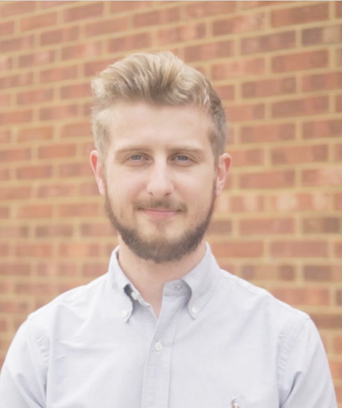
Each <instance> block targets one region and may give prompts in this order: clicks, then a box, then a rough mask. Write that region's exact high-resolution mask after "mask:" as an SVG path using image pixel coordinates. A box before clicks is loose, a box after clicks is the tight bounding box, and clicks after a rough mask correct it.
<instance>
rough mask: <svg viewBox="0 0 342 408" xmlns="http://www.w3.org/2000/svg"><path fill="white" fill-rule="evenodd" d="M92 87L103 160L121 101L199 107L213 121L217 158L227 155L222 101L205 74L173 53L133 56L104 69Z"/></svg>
mask: <svg viewBox="0 0 342 408" xmlns="http://www.w3.org/2000/svg"><path fill="white" fill-rule="evenodd" d="M91 86H92V90H93V94H94V106H93V110H92V124H93V134H94V140H95V147H96V149H97V150H98V151H99V153H100V157H102V158H104V157H105V153H106V151H107V148H108V145H109V140H110V134H109V120H108V119H109V116H110V115H109V113H110V110H111V109H112V108H113V107H115V104H116V103H118V102H121V101H123V102H136V101H143V102H146V103H148V104H152V105H166V106H186V105H190V106H195V107H199V108H201V109H203V110H204V112H205V113H206V114H207V115H208V117H209V118H210V119H211V125H212V126H211V129H210V130H209V138H210V142H211V145H212V148H213V153H214V156H215V158H216V159H217V158H218V156H219V155H221V154H222V153H223V152H224V148H225V143H226V133H227V129H226V118H225V114H224V110H223V108H222V105H221V101H220V98H219V97H218V95H217V93H216V92H215V91H214V89H213V88H212V86H211V84H210V82H209V81H208V80H207V79H206V78H205V76H204V75H203V74H201V73H200V72H199V71H197V70H195V69H194V68H192V67H190V66H188V65H186V64H185V63H184V62H183V61H182V60H181V59H179V58H178V57H176V56H175V55H174V54H172V53H171V52H161V53H157V54H147V53H137V54H132V55H130V56H129V57H127V58H125V59H123V60H120V61H118V62H115V63H114V64H112V65H110V66H109V67H108V68H106V69H105V70H103V71H102V72H101V73H100V74H99V75H98V76H97V77H96V78H95V79H94V80H93V81H92V84H91Z"/></svg>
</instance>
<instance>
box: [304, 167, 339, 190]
mask: <svg viewBox="0 0 342 408" xmlns="http://www.w3.org/2000/svg"><path fill="white" fill-rule="evenodd" d="M341 184H342V167H341V166H339V167H330V168H322V169H314V170H303V171H302V185H303V186H340V185H341Z"/></svg>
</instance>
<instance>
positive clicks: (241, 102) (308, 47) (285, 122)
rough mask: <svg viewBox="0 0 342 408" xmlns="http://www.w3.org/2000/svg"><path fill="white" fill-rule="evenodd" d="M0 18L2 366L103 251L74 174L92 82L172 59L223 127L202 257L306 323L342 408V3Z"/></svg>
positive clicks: (102, 222) (92, 207)
mask: <svg viewBox="0 0 342 408" xmlns="http://www.w3.org/2000/svg"><path fill="white" fill-rule="evenodd" d="M0 18H1V20H0V36H1V38H0V107H1V111H0V180H1V181H2V182H1V187H0V218H1V223H0V255H1V261H0V296H1V300H0V331H1V334H0V358H1V359H3V357H4V355H5V353H6V350H7V348H8V345H9V343H10V341H11V340H12V337H13V335H14V333H15V331H16V329H17V328H18V326H19V325H20V323H21V322H22V321H23V320H24V319H25V317H26V316H27V314H28V313H29V312H31V311H33V310H35V309H36V308H37V307H39V306H41V305H43V304H45V303H47V302H48V301H49V300H51V299H52V298H53V297H55V296H56V295H57V294H59V293H61V292H63V291H65V290H67V289H69V288H72V287H74V286H76V285H80V284H83V283H86V282H88V281H90V280H92V279H93V278H94V277H96V276H98V275H100V274H103V273H104V272H106V266H107V262H108V257H109V254H110V252H111V250H112V248H113V247H114V246H115V244H116V238H115V236H113V233H112V232H111V229H110V227H109V225H108V222H107V220H106V218H105V216H104V213H103V209H102V206H103V205H102V198H101V197H100V196H99V195H98V193H97V189H96V187H95V183H94V181H93V176H92V174H91V170H90V167H89V165H88V155H89V152H90V150H91V148H92V137H91V130H90V125H89V106H90V103H91V99H90V91H89V82H90V79H91V77H92V76H93V75H94V74H95V73H96V72H98V71H100V70H102V69H103V68H105V67H106V66H107V65H108V64H109V63H110V62H112V61H114V60H116V59H119V58H121V57H123V56H125V55H126V54H127V53H131V52H134V51H136V50H146V51H159V50H173V51H174V52H176V53H177V54H178V55H179V56H180V57H182V58H183V59H185V61H187V62H188V63H189V64H191V65H193V66H194V67H196V68H197V69H199V70H201V71H203V72H204V73H205V74H206V75H207V76H208V77H209V78H210V79H211V80H212V82H213V84H214V86H215V88H216V89H217V90H218V92H219V94H220V95H221V97H222V99H223V101H224V105H225V107H226V108H227V112H228V117H229V120H230V125H231V126H230V141H229V145H228V146H227V150H228V151H229V152H231V154H232V156H233V163H234V167H233V170H232V172H231V176H230V179H229V182H228V183H227V187H226V189H225V191H224V193H223V195H222V197H221V198H220V199H219V200H218V203H217V211H216V214H215V216H214V221H213V223H212V226H211V229H210V235H209V241H210V243H211V245H212V248H213V251H214V253H215V254H216V256H217V257H218V258H219V261H220V264H221V265H222V266H223V267H225V268H227V269H228V270H230V271H231V272H232V273H235V274H237V275H239V276H241V277H243V278H245V279H248V280H250V281H252V282H253V283H255V284H257V285H259V286H263V287H265V288H267V289H268V290H270V291H271V292H272V293H273V294H274V295H275V296H277V297H278V298H280V299H282V300H284V301H286V302H288V303H290V304H292V305H294V306H296V307H298V308H300V309H302V310H304V311H306V312H308V313H310V314H311V316H312V317H313V319H314V321H315V323H316V324H317V326H318V328H319V330H320V333H321V335H322V337H323V340H324V343H325V346H326V349H327V352H328V356H329V360H330V363H331V369H332V373H333V376H334V381H335V384H336V390H337V394H338V399H339V402H340V404H342V266H341V263H342V262H341V261H342V259H341V258H342V238H341V232H342V216H341V210H342V188H341V184H342V164H341V162H342V141H341V136H342V115H341V113H342V69H341V68H342V45H341V43H342V2H334V1H329V2H310V1H305V2H304V1H297V2H287V1H282V2H278V1H268V2H263V1H255V2H249V1H242V2H215V1H214V2H196V1H193V2H186V1H182V2H172V1H165V2H159V1H140V2H120V1H116V2H101V1H99V2H82V1H79V2H69V1H58V2H57V1H48V2H45V1H43V2H34V1H33V2H12V1H9V2H1V4H0ZM341 406H342V405H341Z"/></svg>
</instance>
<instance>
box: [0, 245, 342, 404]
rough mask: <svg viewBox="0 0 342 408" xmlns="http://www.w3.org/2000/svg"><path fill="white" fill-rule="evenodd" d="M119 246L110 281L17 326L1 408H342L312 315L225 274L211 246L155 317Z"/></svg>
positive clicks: (0, 387)
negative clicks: (125, 266) (121, 262)
mask: <svg viewBox="0 0 342 408" xmlns="http://www.w3.org/2000/svg"><path fill="white" fill-rule="evenodd" d="M117 251H118V249H116V250H115V251H114V252H113V254H112V257H111V261H110V265H109V271H108V273H107V274H105V275H103V276H101V277H99V278H97V279H96V280H94V281H93V282H91V283H90V284H88V285H86V286H82V287H79V288H76V289H73V290H71V291H68V292H66V293H64V294H62V295H60V296H59V297H57V298H56V299H55V300H54V301H52V302H51V303H49V304H48V305H46V306H44V307H43V308H41V309H39V310H37V311H36V312H34V313H32V314H31V315H30V316H29V317H28V319H27V320H26V321H25V322H24V323H23V325H22V326H21V327H20V329H19V330H18V332H17V334H16V336H15V338H14V340H13V342H12V345H11V347H10V349H9V352H8V354H7V357H6V360H5V363H4V366H3V370H2V374H1V380H0V407H1V408H43V407H44V408H97V407H101V408H138V407H140V408H232V407H234V408H236V407H238V408H279V407H282V408H298V407H301V408H304V407H310V408H336V407H337V404H336V398H335V394H334V387H333V383H332V379H331V375H330V371H329V367H328V362H327V358H326V354H325V351H324V347H323V345H322V342H321V339H320V337H319V334H318V332H317V329H316V327H315V325H314V324H313V322H312V320H311V319H310V318H309V316H308V315H306V314H305V313H303V312H301V311H299V310H296V309H294V308H292V307H290V306H288V305H286V304H284V303H282V302H281V301H279V300H276V299H275V298H274V297H273V296H272V295H270V294H269V293H268V292H267V291H265V290H264V289H261V288H257V287H255V286H253V285H252V284H250V283H248V282H246V281H244V280H242V279H240V278H238V277H236V276H234V275H231V274H229V273H228V272H226V271H222V270H220V268H219V267H218V265H217V263H216V261H215V258H214V257H213V255H212V253H211V252H210V248H209V246H208V245H207V251H206V254H205V256H204V258H203V259H202V260H201V262H200V263H199V264H198V265H197V266H196V267H195V268H193V270H191V271H190V272H189V273H188V274H186V275H185V276H184V277H183V278H182V279H180V280H176V281H172V282H168V283H166V284H165V286H164V291H163V299H162V308H161V311H160V315H159V317H158V318H156V316H155V314H154V312H153V309H152V307H151V305H149V304H148V303H147V302H145V301H144V299H143V298H142V296H141V295H140V293H139V292H138V291H137V290H136V288H135V287H134V286H133V285H132V283H131V282H130V281H129V280H128V278H127V277H126V276H125V274H124V273H123V271H122V270H121V268H120V265H119V263H118V260H117ZM160 273H163V271H162V270H161V271H160Z"/></svg>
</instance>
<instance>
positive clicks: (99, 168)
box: [90, 150, 106, 195]
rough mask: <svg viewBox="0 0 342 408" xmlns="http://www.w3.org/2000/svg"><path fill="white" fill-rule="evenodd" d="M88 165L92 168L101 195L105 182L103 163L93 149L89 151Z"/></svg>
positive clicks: (103, 193) (103, 191) (104, 190)
mask: <svg viewBox="0 0 342 408" xmlns="http://www.w3.org/2000/svg"><path fill="white" fill-rule="evenodd" d="M90 166H91V168H92V169H93V172H94V174H95V180H96V183H97V187H98V189H99V192H100V194H101V195H105V192H106V189H105V183H104V181H103V171H104V168H103V165H102V163H101V160H100V155H99V152H98V151H97V150H93V151H92V152H91V153H90Z"/></svg>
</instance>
